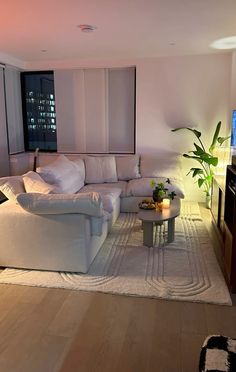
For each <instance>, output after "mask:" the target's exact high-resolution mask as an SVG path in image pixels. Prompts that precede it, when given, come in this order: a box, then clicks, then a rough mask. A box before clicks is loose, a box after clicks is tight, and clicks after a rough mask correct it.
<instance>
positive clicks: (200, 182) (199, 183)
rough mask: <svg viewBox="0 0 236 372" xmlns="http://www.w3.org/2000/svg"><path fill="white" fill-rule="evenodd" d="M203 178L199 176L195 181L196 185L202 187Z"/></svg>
mask: <svg viewBox="0 0 236 372" xmlns="http://www.w3.org/2000/svg"><path fill="white" fill-rule="evenodd" d="M204 182H205V180H204V179H203V178H199V179H198V180H197V183H198V187H202V185H203V184H204Z"/></svg>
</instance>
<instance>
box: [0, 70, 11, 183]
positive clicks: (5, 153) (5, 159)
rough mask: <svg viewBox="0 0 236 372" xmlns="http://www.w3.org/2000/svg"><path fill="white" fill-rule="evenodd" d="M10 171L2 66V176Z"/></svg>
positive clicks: (0, 175)
mask: <svg viewBox="0 0 236 372" xmlns="http://www.w3.org/2000/svg"><path fill="white" fill-rule="evenodd" d="M9 172H10V169H9V155H8V139H7V125H6V110H5V89H4V71H3V68H2V67H0V177H4V176H8V175H9Z"/></svg>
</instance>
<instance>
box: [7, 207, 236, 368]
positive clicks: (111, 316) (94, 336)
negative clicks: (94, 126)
mask: <svg viewBox="0 0 236 372" xmlns="http://www.w3.org/2000/svg"><path fill="white" fill-rule="evenodd" d="M201 212H202V214H203V216H204V221H205V224H206V226H207V227H208V229H209V232H210V234H211V236H212V238H213V239H214V245H215V247H216V249H219V247H218V246H217V239H216V235H215V231H214V229H213V228H212V226H211V223H210V220H209V211H207V210H204V209H203V208H201ZM233 304H234V305H233V306H232V307H230V306H216V305H207V304H196V303H190V302H188V303H187V302H180V301H178V302H177V301H164V300H156V299H145V298H137V297H125V296H117V295H116V296H115V295H109V294H102V293H88V292H79V291H70V290H64V289H45V288H36V287H24V286H13V285H12V286H11V285H0V372H11V371H14V372H18V371H22V372H55V371H60V372H72V371H73V372H76V371H79V372H90V371H94V372H100V371H101V372H113V371H114V372H118V371H119V372H147V371H150V372H151V371H157V372H195V371H196V372H197V371H198V368H197V366H198V359H199V351H200V347H201V345H202V342H203V340H204V339H205V337H206V336H207V335H209V334H224V335H227V336H231V337H236V296H233Z"/></svg>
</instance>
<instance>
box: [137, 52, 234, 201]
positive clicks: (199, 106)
mask: <svg viewBox="0 0 236 372" xmlns="http://www.w3.org/2000/svg"><path fill="white" fill-rule="evenodd" d="M231 60H232V57H231V55H229V54H224V55H223V54H222V55H208V56H186V57H168V58H158V59H150V60H143V61H139V62H138V63H137V123H136V126H137V141H136V143H137V152H138V153H159V152H164V151H176V152H180V153H183V152H187V151H189V150H192V149H193V146H192V143H193V139H194V141H195V138H194V137H193V135H192V133H190V132H188V131H186V132H185V131H181V132H177V133H172V132H171V129H172V128H175V127H178V126H186V125H187V126H191V127H195V128H197V129H198V130H199V131H201V132H202V138H203V139H204V140H205V142H206V143H207V144H208V145H210V142H211V139H212V136H213V133H214V130H215V127H216V124H217V122H218V121H220V120H221V121H222V132H221V135H228V134H229V130H230V120H231V117H229V107H230V82H231ZM190 163H191V166H194V165H195V166H196V165H197V163H194V162H193V163H192V162H190V161H189V160H188V159H183V168H184V171H183V174H184V176H185V174H186V171H187V170H188V169H189V168H190ZM184 178H185V186H186V187H185V188H186V194H187V197H188V198H189V199H195V198H196V197H197V198H198V200H199V199H201V198H202V196H203V197H204V194H203V193H202V192H199V189H198V187H197V186H196V185H194V187H192V184H193V182H192V178H191V177H190V176H188V178H186V177H184Z"/></svg>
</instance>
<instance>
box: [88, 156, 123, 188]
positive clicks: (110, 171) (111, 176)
mask: <svg viewBox="0 0 236 372" xmlns="http://www.w3.org/2000/svg"><path fill="white" fill-rule="evenodd" d="M84 162H85V174H86V176H85V182H86V183H106V182H117V181H118V180H117V173H116V161H115V157H114V156H85V157H84Z"/></svg>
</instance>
